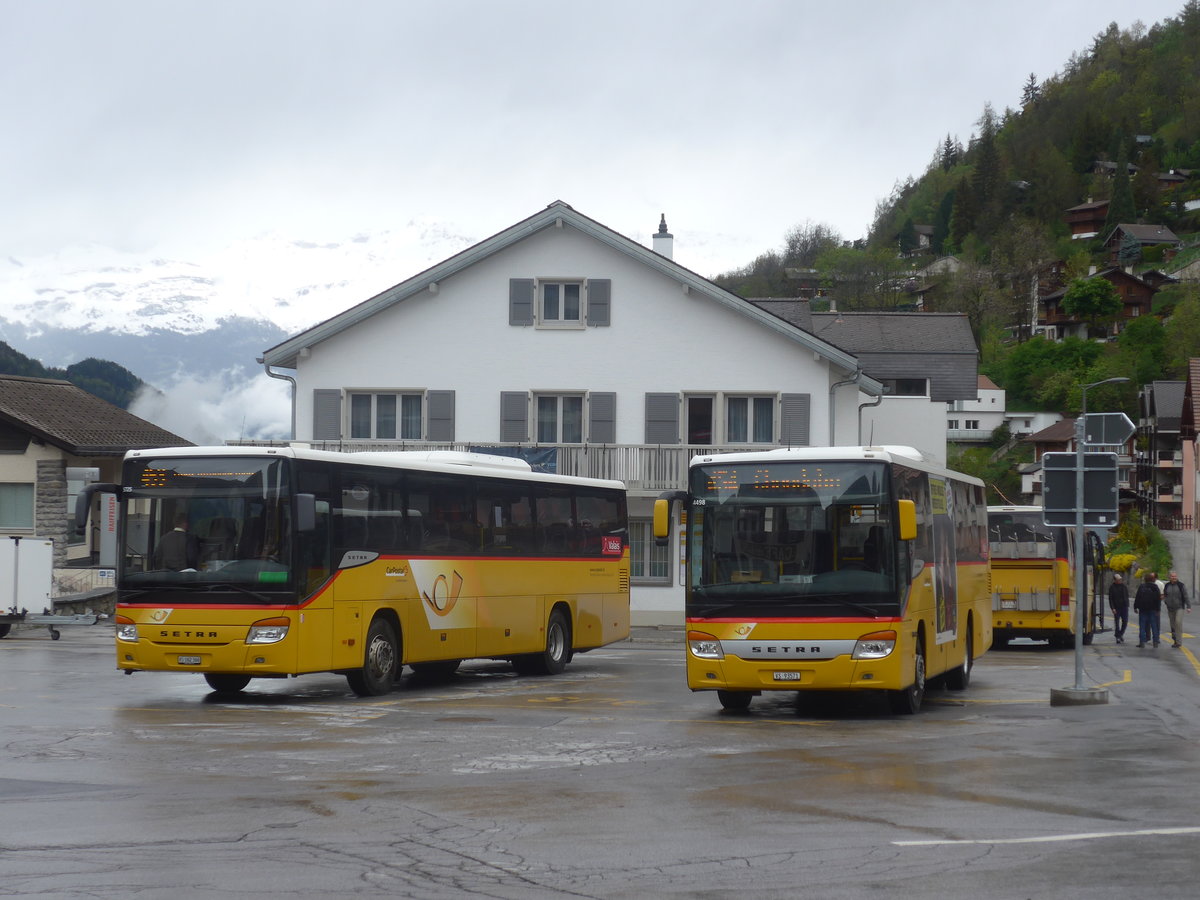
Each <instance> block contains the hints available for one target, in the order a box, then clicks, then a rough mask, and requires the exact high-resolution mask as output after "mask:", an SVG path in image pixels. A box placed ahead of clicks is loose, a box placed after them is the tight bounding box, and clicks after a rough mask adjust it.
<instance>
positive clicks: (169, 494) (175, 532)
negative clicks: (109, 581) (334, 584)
mask: <svg viewBox="0 0 1200 900" xmlns="http://www.w3.org/2000/svg"><path fill="white" fill-rule="evenodd" d="M288 471H289V468H288V465H287V462H286V461H285V460H282V459H268V458H263V459H241V458H237V457H215V458H214V457H208V458H201V457H186V456H183V457H161V458H152V457H145V458H139V459H133V460H129V461H127V462H126V470H125V481H124V483H125V485H126V486H127V487H126V491H125V493H124V504H125V515H124V518H123V526H124V550H125V552H124V553H122V554H121V561H120V565H121V567H122V576H123V578H122V583H123V584H124V585H125V586H126V587H127V588H131V589H134V590H137V589H141V588H149V587H154V588H172V587H174V588H178V589H180V590H183V591H186V590H197V591H203V590H212V589H214V588H216V587H217V586H220V587H222V588H226V589H231V590H233V591H235V592H238V591H242V592H245V591H247V590H249V591H251V592H254V593H255V594H256V595H257V594H258V593H259V592H261V591H278V590H280V589H281V588H285V587H287V586H288V583H289V569H290V562H291V502H290V496H291V491H290V489H289V483H288ZM197 599H198V600H199V599H201V598H197Z"/></svg>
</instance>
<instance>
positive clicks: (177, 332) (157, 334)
mask: <svg viewBox="0 0 1200 900" xmlns="http://www.w3.org/2000/svg"><path fill="white" fill-rule="evenodd" d="M472 242H473V241H472V239H470V238H467V237H464V236H462V235H458V234H455V233H454V232H453V231H451V230H449V229H447V228H445V227H442V226H438V225H435V224H432V223H420V222H411V223H409V224H408V225H407V226H406V227H404V228H402V229H398V230H395V231H388V232H384V233H381V234H372V235H367V234H360V235H356V236H354V237H352V238H349V239H347V240H345V241H340V242H323V243H316V242H311V241H304V240H289V239H285V238H282V237H279V236H263V237H259V238H255V239H253V240H248V241H241V242H239V243H236V244H233V245H231V246H229V247H226V248H225V249H223V250H221V251H218V252H215V253H211V254H208V255H205V256H202V257H199V258H192V259H179V258H164V257H155V256H137V255H132V254H128V253H119V252H116V251H112V250H109V249H106V248H103V247H99V246H89V247H78V248H69V249H65V250H63V251H61V252H59V253H56V254H53V255H50V256H42V257H35V258H26V259H15V258H12V257H9V258H8V259H4V260H0V298H2V302H0V340H4V341H6V342H7V343H8V344H9V345H10V346H12V347H13V348H14V349H16V350H19V351H20V352H22V353H25V354H26V355H28V356H31V357H34V358H35V359H39V360H41V361H42V362H43V363H44V364H45V365H48V366H66V365H69V364H70V363H72V362H77V361H78V360H79V359H82V358H86V357H88V356H95V357H98V358H102V359H111V360H113V361H114V362H118V363H120V364H121V365H123V366H125V367H126V368H128V369H130V370H131V371H132V372H134V374H136V375H138V376H140V377H141V378H143V379H144V380H146V381H148V382H151V383H159V382H161V381H162V380H164V379H169V378H171V377H173V376H174V375H175V374H176V373H177V372H178V371H180V370H182V371H183V372H185V373H190V374H206V373H211V372H219V371H225V370H227V369H230V368H232V367H236V366H242V367H253V366H254V365H255V358H256V357H257V356H258V355H259V354H260V353H261V352H262V351H263V350H265V349H266V348H267V347H270V346H272V345H273V344H275V343H277V342H278V341H280V340H282V339H283V338H284V337H287V336H288V335H290V334H293V333H295V332H297V331H301V330H303V329H305V328H307V327H309V326H310V325H313V324H315V323H317V322H319V321H321V320H323V319H327V318H329V317H330V316H332V315H334V314H336V313H338V312H341V311H342V310H344V309H346V308H348V307H350V306H353V305H354V304H356V303H359V302H361V301H362V300H365V299H367V298H368V297H371V296H373V295H374V294H376V293H378V292H379V291H381V290H383V289H385V288H387V287H390V286H391V285H393V284H396V283H398V282H400V281H403V280H404V279H406V278H408V277H410V276H412V275H415V274H416V273H417V272H420V271H421V270H422V269H425V268H428V267H429V266H430V265H432V264H433V263H436V262H438V261H440V260H442V259H445V258H446V257H448V256H451V255H452V254H454V253H457V252H458V251H459V250H461V249H463V248H464V247H466V246H468V245H469V244H471V243H472Z"/></svg>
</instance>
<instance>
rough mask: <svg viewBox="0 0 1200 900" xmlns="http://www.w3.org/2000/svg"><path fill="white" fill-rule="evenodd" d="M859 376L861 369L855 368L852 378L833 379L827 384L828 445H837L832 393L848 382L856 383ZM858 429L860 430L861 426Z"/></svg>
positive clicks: (860, 375) (860, 376)
mask: <svg viewBox="0 0 1200 900" xmlns="http://www.w3.org/2000/svg"><path fill="white" fill-rule="evenodd" d="M861 378H862V369H855V370H854V377H853V378H847V379H846V380H845V381H835V382H834V383H833V384H831V385H830V386H829V446H830V447H836V446H837V444H836V443H835V442H834V430H833V420H834V413H833V410H834V407H833V394H834V392H835V391H836V390H837V389H838V388H840V387H845V386H846V385H848V384H858V382H859V380H860V379H861ZM859 430H860V431H861V428H860V429H859Z"/></svg>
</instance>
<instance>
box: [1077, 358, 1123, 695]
mask: <svg viewBox="0 0 1200 900" xmlns="http://www.w3.org/2000/svg"><path fill="white" fill-rule="evenodd" d="M1127 381H1129V379H1128V378H1122V377H1118V378H1105V379H1104V380H1103V381H1095V382H1092V383H1091V384H1085V385H1084V386H1083V399H1082V401H1081V403H1080V410H1081V411H1080V414H1079V418H1078V419H1076V420H1075V688H1074V689H1075V690H1077V691H1083V690H1087V688H1085V687H1084V684H1083V633H1084V631H1085V630H1086V628H1087V605H1088V604H1087V578H1086V575H1087V572H1086V567H1085V566H1084V564H1083V561H1084V555H1085V553H1086V550H1085V544H1084V541H1085V540H1086V539H1087V535H1086V533H1085V531H1084V527H1083V512H1084V504H1083V458H1084V457H1083V441H1084V437H1085V432H1084V429H1085V428H1086V422H1087V392H1088V390H1089V389H1091V388H1094V387H1099V386H1100V385H1102V384H1124V383H1125V382H1127Z"/></svg>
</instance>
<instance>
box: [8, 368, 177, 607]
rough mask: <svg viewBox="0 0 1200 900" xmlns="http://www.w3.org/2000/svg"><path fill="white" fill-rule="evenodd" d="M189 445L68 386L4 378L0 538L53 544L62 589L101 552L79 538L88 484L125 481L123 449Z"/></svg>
mask: <svg viewBox="0 0 1200 900" xmlns="http://www.w3.org/2000/svg"><path fill="white" fill-rule="evenodd" d="M188 443H190V442H189V441H187V440H184V439H183V438H181V437H180V436H179V435H177V434H172V433H171V432H169V431H166V430H164V429H162V428H159V427H158V426H157V425H152V424H150V423H149V422H147V421H145V420H143V419H139V418H138V417H137V416H135V415H133V414H132V413H129V412H127V411H125V410H123V409H121V408H120V407H118V406H114V405H113V404H111V403H109V402H107V401H105V400H101V399H100V398H99V397H96V396H94V395H92V394H89V393H88V392H87V391H85V390H83V389H82V388H78V387H76V386H75V385H73V384H71V383H70V382H69V381H60V380H58V379H51V378H24V377H21V376H18V375H0V536H2V537H8V536H21V537H35V536H36V537H40V538H47V539H51V540H53V541H54V567H55V577H56V581H57V582H60V583H61V582H62V580H63V579H67V578H68V573H67V572H66V570H67V569H68V568H70V567H72V566H86V565H87V564H89V563H91V562H92V561H93V554H94V551H96V550H98V547H99V542H98V540H96V539H94V538H95V536H94V535H93V536H88V537H81V536H77V535H76V534H75V533H74V527H73V526H74V521H73V514H74V501H75V495H76V494H77V493H79V491H80V490H81V489H82V487H83V485H84V484H86V483H88V482H90V481H118V480H120V467H121V460H122V458H123V457H124V455H125V451H126V450H132V449H138V448H145V447H177V446H180V445H184V444H188ZM114 554H115V545H114ZM113 558H114V559H115V555H114V557H113ZM110 564H111V562H110ZM85 586H86V587H91V586H92V585H91V584H87V585H85ZM71 589H72V590H73V589H75V588H74V587H73V586H72V587H71Z"/></svg>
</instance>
